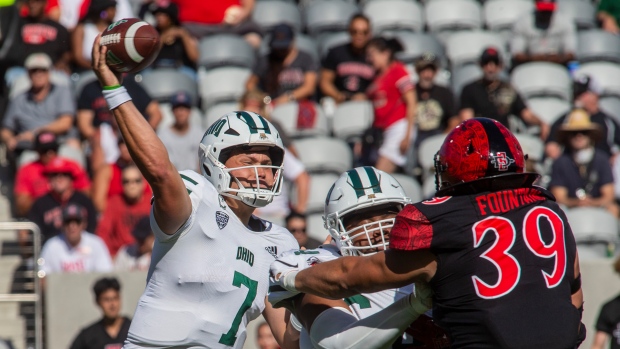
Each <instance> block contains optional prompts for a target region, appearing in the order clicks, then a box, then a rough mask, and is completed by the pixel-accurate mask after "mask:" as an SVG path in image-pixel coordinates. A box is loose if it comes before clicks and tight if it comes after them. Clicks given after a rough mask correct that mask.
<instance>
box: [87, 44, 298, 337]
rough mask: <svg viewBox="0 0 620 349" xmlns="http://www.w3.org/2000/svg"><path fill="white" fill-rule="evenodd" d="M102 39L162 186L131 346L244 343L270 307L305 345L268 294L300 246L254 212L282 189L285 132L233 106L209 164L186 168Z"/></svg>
mask: <svg viewBox="0 0 620 349" xmlns="http://www.w3.org/2000/svg"><path fill="white" fill-rule="evenodd" d="M99 40H100V37H97V40H96V41H95V44H94V47H93V69H94V70H95V73H96V74H97V77H98V78H99V81H100V82H101V84H102V86H104V91H103V95H104V98H105V99H106V101H107V103H108V106H109V107H110V109H111V110H112V111H113V113H114V117H115V119H116V121H117V123H118V126H119V129H120V131H121V133H122V136H123V138H124V139H125V142H126V144H127V148H128V149H129V152H130V153H131V156H132V158H133V160H134V161H135V163H136V165H137V166H138V168H140V171H141V172H142V174H143V175H144V177H145V178H146V180H147V181H148V182H149V184H150V185H151V187H152V188H153V205H152V209H151V218H150V220H151V227H152V229H153V231H154V233H155V236H156V241H155V244H154V247H153V254H152V261H151V265H150V268H149V273H148V278H147V285H146V289H145V291H144V293H143V295H142V296H141V298H140V301H139V303H138V306H137V308H136V312H135V315H134V318H133V321H132V325H131V327H130V329H129V334H128V337H127V341H126V342H125V345H124V348H126V349H134V348H241V347H243V344H244V341H245V338H246V325H247V323H248V322H249V321H251V320H252V319H254V318H256V317H257V316H259V314H260V313H262V314H263V315H264V316H265V320H266V321H267V323H269V325H270V327H271V329H272V331H273V333H274V336H275V338H276V340H277V341H278V342H279V344H280V345H281V346H282V347H284V348H286V347H289V346H291V345H292V346H296V345H297V343H296V338H295V336H294V335H293V336H285V335H284V334H285V333H286V331H287V330H288V328H287V323H288V321H287V316H288V314H287V312H286V310H285V309H274V308H272V307H271V305H270V304H269V303H268V302H266V295H267V291H268V287H269V282H268V281H269V280H268V278H269V264H270V263H271V262H272V261H273V260H274V259H275V257H276V256H277V254H278V252H280V251H283V250H288V249H291V248H299V246H298V244H297V242H296V240H295V239H294V238H293V236H292V235H291V234H290V233H289V232H288V231H286V230H285V229H284V228H281V227H278V226H275V225H273V224H271V223H270V222H267V221H264V220H261V219H259V218H257V217H255V216H254V215H253V212H254V210H255V209H256V208H257V207H263V206H265V205H267V204H269V203H270V202H271V201H272V200H273V197H274V196H275V195H278V194H279V193H280V190H281V185H282V182H281V179H282V164H283V158H284V148H283V146H282V141H281V139H280V135H279V134H278V131H277V130H276V129H275V128H274V127H273V125H271V124H270V123H269V122H268V121H267V120H265V119H264V118H263V117H261V116H260V115H258V114H254V113H250V112H245V111H237V112H231V113H228V114H226V115H224V116H223V117H222V118H220V119H219V120H218V121H216V122H215V123H214V124H213V125H211V126H210V127H209V129H208V130H207V132H206V133H205V134H204V136H203V138H202V140H201V141H200V146H199V149H200V150H199V154H198V156H199V161H200V166H201V172H202V173H201V174H198V173H196V172H193V171H182V172H180V173H179V172H177V170H176V169H175V168H174V166H173V165H172V163H171V162H170V160H169V157H168V154H167V151H166V148H165V147H164V145H163V143H162V142H161V140H160V139H159V138H158V137H157V135H156V134H155V132H154V131H153V129H152V128H151V127H150V126H149V125H148V123H147V122H146V120H145V119H144V117H143V116H142V115H141V114H140V113H139V112H138V110H137V109H136V108H135V106H134V104H133V103H132V102H131V97H130V96H129V95H128V94H127V92H126V90H125V88H124V87H122V86H120V84H119V82H120V79H119V77H118V76H117V75H116V74H114V73H113V72H112V71H111V70H110V69H109V67H108V66H107V64H106V62H105V58H106V51H107V49H106V47H105V46H100V45H99ZM197 141H198V140H197ZM187 156H194V155H193V154H187ZM286 340H290V342H286Z"/></svg>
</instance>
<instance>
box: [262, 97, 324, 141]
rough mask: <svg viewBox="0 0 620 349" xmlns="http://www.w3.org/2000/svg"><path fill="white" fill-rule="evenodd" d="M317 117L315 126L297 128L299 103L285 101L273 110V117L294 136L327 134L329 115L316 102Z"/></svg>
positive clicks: (285, 130) (287, 132)
mask: <svg viewBox="0 0 620 349" xmlns="http://www.w3.org/2000/svg"><path fill="white" fill-rule="evenodd" d="M314 106H315V110H316V119H315V123H314V127H312V128H309V129H298V128H297V115H298V112H299V105H298V104H297V102H291V103H285V104H281V105H278V106H276V107H275V108H274V109H273V111H272V112H271V118H272V119H273V120H275V121H277V122H278V123H279V124H280V126H281V127H282V128H283V129H284V132H286V134H287V135H289V136H290V137H293V138H298V137H307V136H326V135H327V134H328V133H329V126H328V124H327V117H326V116H325V113H324V112H323V108H321V106H320V105H318V104H316V103H315V105H314Z"/></svg>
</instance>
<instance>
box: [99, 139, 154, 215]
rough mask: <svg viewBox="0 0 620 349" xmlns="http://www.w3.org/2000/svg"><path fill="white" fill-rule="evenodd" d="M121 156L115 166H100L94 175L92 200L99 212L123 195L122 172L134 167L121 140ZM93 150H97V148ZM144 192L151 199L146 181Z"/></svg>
mask: <svg viewBox="0 0 620 349" xmlns="http://www.w3.org/2000/svg"><path fill="white" fill-rule="evenodd" d="M118 147H119V149H120V156H119V157H118V159H117V160H116V162H115V163H113V164H104V165H102V166H99V167H98V168H97V169H96V170H95V171H94V174H93V185H92V188H93V189H92V198H93V203H94V204H95V207H96V208H97V210H98V211H99V212H103V211H104V210H105V209H106V207H107V203H108V200H109V199H110V198H111V197H113V196H115V195H120V194H122V193H123V181H122V176H121V172H122V171H123V169H124V168H125V167H129V166H134V162H133V159H132V158H131V155H130V154H129V150H127V145H126V144H125V141H124V140H123V139H122V138H121V139H119V140H118ZM93 148H95V149H96V147H95V146H93ZM142 190H143V192H144V195H146V196H148V197H151V195H152V191H151V187H150V186H149V185H148V183H146V181H144V184H143V187H142Z"/></svg>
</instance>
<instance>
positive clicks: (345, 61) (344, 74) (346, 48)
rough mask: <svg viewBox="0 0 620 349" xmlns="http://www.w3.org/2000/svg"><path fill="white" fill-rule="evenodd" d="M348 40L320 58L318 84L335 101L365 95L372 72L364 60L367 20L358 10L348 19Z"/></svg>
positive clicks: (359, 98)
mask: <svg viewBox="0 0 620 349" xmlns="http://www.w3.org/2000/svg"><path fill="white" fill-rule="evenodd" d="M349 35H351V42H349V43H346V44H344V45H340V46H336V47H334V48H332V49H331V50H329V52H328V53H327V56H326V57H325V59H324V60H323V62H322V64H321V65H322V69H321V76H320V80H319V87H320V89H321V92H322V93H323V94H324V95H325V96H328V97H331V98H333V99H334V100H335V101H336V103H341V102H344V101H347V100H364V99H366V93H365V91H366V89H367V88H368V86H370V84H371V83H372V80H373V78H374V76H375V71H374V69H373V67H372V66H371V65H370V64H368V63H367V62H366V44H368V41H369V40H370V38H371V31H370V20H369V19H368V17H366V16H364V15H362V14H357V15H354V16H353V17H352V18H351V20H350V21H349Z"/></svg>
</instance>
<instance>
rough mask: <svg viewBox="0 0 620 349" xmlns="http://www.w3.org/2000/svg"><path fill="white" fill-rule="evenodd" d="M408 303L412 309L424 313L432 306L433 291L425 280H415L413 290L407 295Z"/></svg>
mask: <svg viewBox="0 0 620 349" xmlns="http://www.w3.org/2000/svg"><path fill="white" fill-rule="evenodd" d="M409 304H410V306H411V308H412V309H413V311H415V312H416V313H418V314H424V313H425V312H426V311H427V310H429V309H431V308H432V307H433V291H432V290H431V287H430V286H429V284H427V283H426V282H416V283H415V290H414V292H413V293H412V294H410V295H409Z"/></svg>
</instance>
